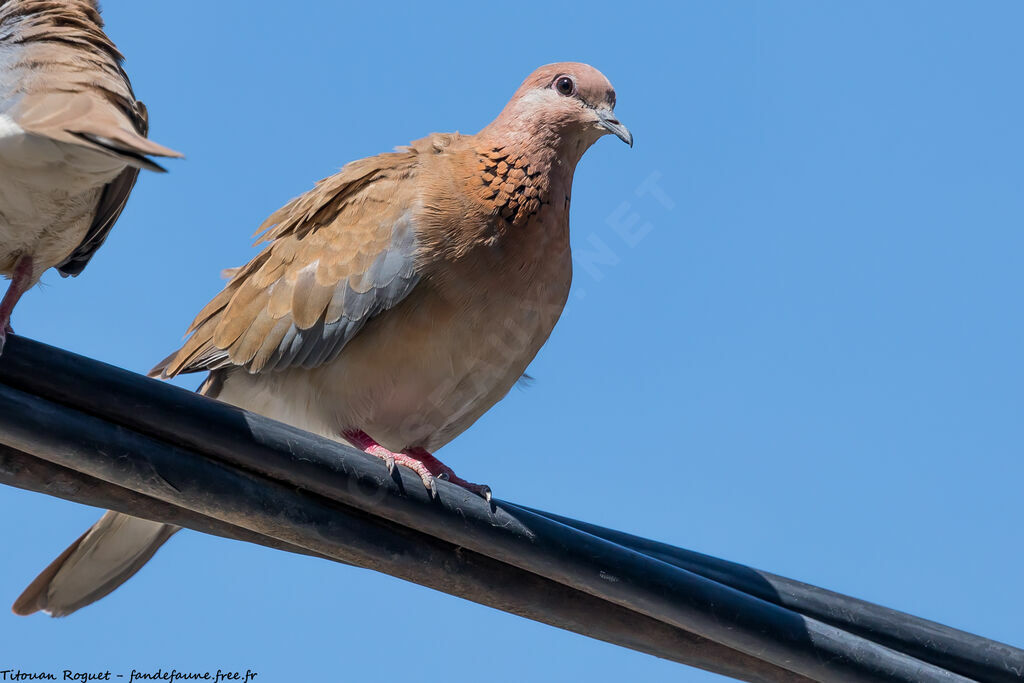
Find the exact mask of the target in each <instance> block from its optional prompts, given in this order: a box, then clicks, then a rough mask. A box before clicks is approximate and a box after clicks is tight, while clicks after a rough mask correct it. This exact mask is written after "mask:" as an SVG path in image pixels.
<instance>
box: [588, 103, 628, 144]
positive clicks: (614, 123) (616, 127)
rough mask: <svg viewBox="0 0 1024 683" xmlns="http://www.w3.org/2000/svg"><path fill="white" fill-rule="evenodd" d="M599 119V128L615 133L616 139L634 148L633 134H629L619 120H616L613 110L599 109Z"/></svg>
mask: <svg viewBox="0 0 1024 683" xmlns="http://www.w3.org/2000/svg"><path fill="white" fill-rule="evenodd" d="M597 119H598V125H599V126H601V127H602V128H607V129H608V132H609V133H613V134H614V135H615V137H617V138H618V139H620V140H622V141H623V142H625V143H626V144H627V145H629V146H630V147H632V146H633V134H632V133H630V132H629V129H628V128H626V127H625V126H624V125H622V124H621V123H619V120H618V119H617V118H615V112H613V111H612V110H611V109H598V110H597Z"/></svg>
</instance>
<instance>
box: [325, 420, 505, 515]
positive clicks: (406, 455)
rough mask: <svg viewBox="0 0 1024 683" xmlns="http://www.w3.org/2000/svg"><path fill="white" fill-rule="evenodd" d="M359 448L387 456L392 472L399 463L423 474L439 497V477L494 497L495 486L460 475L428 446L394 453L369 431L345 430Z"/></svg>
mask: <svg viewBox="0 0 1024 683" xmlns="http://www.w3.org/2000/svg"><path fill="white" fill-rule="evenodd" d="M343 436H344V437H345V438H346V439H348V440H349V441H351V442H352V443H353V444H355V446H356V447H357V448H361V449H362V450H364V451H365V452H367V453H369V454H370V455H372V456H375V457H378V458H380V459H381V460H383V461H384V462H385V463H386V464H387V466H388V472H392V471H394V469H395V464H396V463H397V464H399V465H404V466H405V467H408V468H409V469H411V470H412V471H413V472H415V473H416V474H418V475H420V479H422V480H423V485H424V486H426V487H427V490H428V491H430V495H431V496H432V497H433V498H437V483H436V479H444V480H445V481H450V482H451V483H453V484H455V485H457V486H461V487H462V488H464V489H466V490H468V491H472V492H473V493H475V494H477V495H479V496H482V497H483V498H484V499H486V500H490V499H491V487H490V486H485V485H484V484H473V483H471V482H468V481H466V480H465V479H462V478H461V477H458V476H456V474H455V472H454V471H453V470H452V468H450V467H448V466H447V465H445V464H444V463H443V462H441V461H440V460H438V459H437V458H435V457H434V456H433V455H431V454H430V453H428V452H427V450H426V449H424V448H409V449H407V450H406V451H405V452H403V453H392V452H391V451H389V450H388V449H386V448H384V447H383V446H381V445H380V444H379V443H377V442H376V441H374V440H373V439H372V438H371V437H370V436H369V435H368V434H367V433H366V432H364V431H362V430H358V429H352V430H349V431H347V432H345V433H344V434H343Z"/></svg>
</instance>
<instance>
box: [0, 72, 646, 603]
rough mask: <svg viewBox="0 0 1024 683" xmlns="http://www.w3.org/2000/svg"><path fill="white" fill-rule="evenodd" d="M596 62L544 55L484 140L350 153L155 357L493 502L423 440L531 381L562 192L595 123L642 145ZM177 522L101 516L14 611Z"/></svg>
mask: <svg viewBox="0 0 1024 683" xmlns="http://www.w3.org/2000/svg"><path fill="white" fill-rule="evenodd" d="M614 106H615V92H614V91H613V90H612V86H611V84H610V83H609V82H608V80H607V79H606V78H605V77H604V76H603V75H601V73H600V72H598V71H597V70H595V69H594V68H593V67H590V66H587V65H586V64H576V63H566V64H551V65H549V66H544V67H541V68H540V69H538V70H537V71H535V72H534V73H533V74H532V75H530V77H529V78H527V79H526V81H525V82H524V83H523V84H522V86H521V87H520V88H519V90H518V91H517V92H516V93H515V95H514V96H513V98H512V100H511V101H510V102H509V103H508V105H507V106H506V107H505V109H504V111H502V112H501V115H500V116H498V118H497V119H495V121H494V122H493V123H491V124H490V125H489V126H487V127H486V128H484V129H483V130H482V131H480V132H479V133H478V134H476V135H459V134H434V135H431V136H429V137H427V138H424V139H422V140H419V141H417V142H414V143H412V145H411V146H409V147H406V148H401V149H399V151H397V152H395V153H392V154H382V155H380V156H376V157H371V158H369V159H363V160H360V161H355V162H353V163H350V164H348V165H347V166H345V167H344V168H343V169H342V170H341V172H340V173H338V174H337V175H335V176H332V177H330V178H327V179H325V180H322V181H321V182H320V183H318V184H317V186H316V187H315V188H314V189H313V190H311V191H310V192H308V193H307V194H305V195H302V196H301V197H298V198H297V199H294V200H292V201H291V202H290V203H288V204H287V205H285V206H284V208H282V209H280V210H279V211H278V212H277V213H275V214H273V215H272V216H270V218H268V219H267V221H266V222H265V223H264V224H263V226H262V229H265V230H266V232H265V233H264V235H263V237H262V239H261V240H260V241H261V242H265V243H267V244H266V246H265V247H264V249H263V251H262V252H260V254H259V255H258V256H256V257H255V258H254V259H253V260H252V261H250V262H249V263H248V264H247V265H245V266H243V267H241V268H238V269H232V270H230V271H229V272H228V275H229V277H230V280H229V282H228V283H227V285H226V287H225V288H224V290H223V291H222V292H221V293H220V294H219V295H218V296H217V297H216V298H214V299H213V301H211V302H210V303H209V304H208V305H207V306H206V308H204V309H203V310H202V311H201V312H200V313H199V315H198V317H197V318H196V320H195V322H193V323H192V327H191V330H190V331H191V333H192V336H191V337H190V338H189V339H188V341H187V342H186V343H185V345H184V347H183V348H182V349H181V350H179V351H178V352H176V353H174V354H172V355H171V356H170V357H168V358H167V359H166V360H164V361H163V362H162V363H160V365H158V366H157V367H156V368H154V369H153V371H152V374H153V375H157V376H160V377H172V376H174V375H177V374H179V373H184V372H198V371H209V373H210V374H209V376H208V378H207V379H206V381H205V382H204V384H203V386H202V388H201V390H202V391H203V393H205V394H206V395H208V396H212V397H215V398H218V399H220V400H223V401H227V402H229V403H233V404H235V405H237V406H241V407H243V408H247V409H249V410H252V411H254V412H257V413H262V414H264V415H267V416H270V417H273V418H276V419H278V420H282V421H284V422H289V423H291V424H293V425H296V426H298V427H301V428H304V429H307V430H309V431H312V432H316V433H319V434H322V435H325V436H328V437H331V438H334V439H337V440H340V441H345V442H347V443H350V444H352V445H354V446H356V447H358V448H361V449H363V450H365V451H366V452H367V453H371V454H373V455H375V456H377V457H379V458H382V459H383V460H385V461H386V462H387V463H388V467H389V468H391V467H393V466H394V464H395V463H397V464H399V465H404V466H406V467H410V468H412V469H413V470H415V471H416V472H417V473H418V474H419V475H420V477H421V478H422V480H423V483H424V485H425V486H427V487H428V488H429V489H430V490H431V491H432V492H435V493H436V489H435V477H440V478H446V479H448V480H450V481H452V482H454V483H456V484H459V485H461V486H463V487H465V488H467V489H469V490H471V491H474V492H476V493H479V494H480V495H484V496H486V497H489V496H490V490H489V489H488V488H487V487H486V486H481V485H478V484H471V483H469V482H467V481H464V480H462V479H460V478H458V477H456V476H455V473H454V472H452V470H451V469H449V468H448V467H446V466H445V465H443V464H442V463H441V462H439V461H438V460H437V459H435V458H434V457H433V456H432V455H431V452H432V451H434V450H435V449H437V448H440V447H441V446H443V445H444V444H446V443H448V442H449V441H451V440H452V439H453V438H455V437H456V436H457V435H458V434H460V433H461V432H462V431H463V430H465V429H466V428H467V427H469V425H471V424H473V422H474V421H475V420H476V419H477V418H479V417H480V416H481V415H482V414H483V413H484V412H485V411H486V410H487V409H489V408H490V407H491V406H492V405H494V404H495V403H496V402H497V401H498V400H499V399H501V398H502V397H503V396H504V395H505V394H506V393H507V392H508V391H509V389H510V388H511V387H512V386H513V384H515V382H516V380H517V379H519V378H520V377H521V376H522V375H523V373H524V371H525V370H526V366H527V365H528V364H529V363H530V361H531V360H532V359H533V357H534V355H535V354H536V353H537V351H538V350H539V349H540V347H541V345H542V344H543V343H544V342H545V340H546V339H547V338H548V335H549V334H550V332H551V329H552V327H553V326H554V325H555V322H556V321H557V320H558V317H559V315H560V314H561V311H562V307H563V306H564V304H565V300H566V296H567V295H568V293H569V281H570V279H571V270H572V264H571V259H570V254H569V195H570V190H571V187H572V177H573V172H574V170H575V168H576V163H577V162H578V161H579V160H580V157H581V156H582V155H583V153H584V152H585V151H586V150H587V148H588V147H590V145H592V144H594V142H596V141H597V139H598V138H600V137H601V136H602V135H605V134H608V133H613V134H615V135H617V136H618V137H620V138H621V139H622V140H624V141H625V142H627V143H629V144H632V142H633V139H632V136H631V135H630V133H629V131H628V130H626V128H625V126H623V125H622V124H621V123H619V122H618V120H616V118H615V115H614V113H613V111H612V109H613V107H614ZM176 530H177V528H176V527H172V526H168V525H165V524H159V523H156V522H150V521H145V520H141V519H136V518H133V517H129V516H127V515H123V514H120V513H114V512H108V513H107V514H106V515H104V516H103V518H102V519H100V521H99V522H97V523H96V525H94V526H93V527H92V528H91V529H90V530H89V531H87V532H86V533H85V535H83V536H82V537H81V538H80V539H78V540H77V541H76V542H75V543H74V544H73V545H72V546H71V547H70V548H68V549H67V550H66V551H65V552H64V553H63V554H62V555H61V556H60V557H58V558H57V559H56V560H54V562H53V563H52V564H51V565H50V567H48V568H47V569H46V570H45V571H44V572H43V573H42V574H41V575H40V576H39V578H37V579H36V580H35V581H34V582H33V583H32V585H30V586H29V587H28V588H27V589H26V590H25V592H24V593H23V594H22V596H21V597H20V598H18V600H17V602H15V604H14V611H15V612H17V613H18V614H29V613H32V612H35V611H36V610H40V609H41V610H46V611H47V612H49V613H50V614H51V615H53V616H60V615H65V614H69V613H71V612H73V611H75V610H76V609H78V608H80V607H83V606H84V605H87V604H89V603H91V602H93V601H95V600H97V599H99V598H101V597H103V596H104V595H106V594H107V593H109V592H110V591H112V590H113V589H114V588H116V587H117V586H118V585H120V584H121V583H122V582H124V581H125V580H127V579H128V578H129V577H130V576H131V575H132V574H134V573H135V572H136V571H137V570H138V569H139V567H141V566H142V565H143V564H144V563H145V562H146V561H147V560H149V558H150V557H152V555H153V553H154V552H155V551H156V549H157V548H158V547H159V546H160V545H161V544H162V543H163V542H164V541H166V540H167V538H168V537H169V536H170V535H171V534H172V533H174V532H175V531H176Z"/></svg>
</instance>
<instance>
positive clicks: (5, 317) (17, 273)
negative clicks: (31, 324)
mask: <svg viewBox="0 0 1024 683" xmlns="http://www.w3.org/2000/svg"><path fill="white" fill-rule="evenodd" d="M31 286H32V257H31V256H29V255H27V254H26V255H24V256H22V257H21V258H19V259H18V261H17V263H15V264H14V273H13V274H12V275H11V284H10V285H9V286H8V287H7V293H6V294H4V298H3V301H0V353H3V352H4V344H5V343H6V342H7V333H8V332H14V329H13V328H12V327H11V313H13V312H14V307H15V306H16V305H17V304H18V299H20V298H21V295H22V294H24V293H25V292H27V291H28V289H29V287H31Z"/></svg>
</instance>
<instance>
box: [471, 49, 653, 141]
mask: <svg viewBox="0 0 1024 683" xmlns="http://www.w3.org/2000/svg"><path fill="white" fill-rule="evenodd" d="M614 110H615V89H614V88H612V84H611V83H609V82H608V79H607V78H605V77H604V74H602V73H601V72H600V71H598V70H597V69H595V68H594V67H592V66H590V65H588V64H580V63H579V62H560V63H557V64H548V65H547V66H542V67H540V68H539V69H537V70H536V71H534V72H533V73H532V74H530V75H529V77H527V79H526V80H525V81H523V84H522V85H521V86H519V90H517V91H516V93H515V95H513V96H512V99H511V100H510V101H509V103H508V104H507V105H505V109H504V110H502V112H501V114H500V115H499V116H498V118H497V119H495V120H494V122H493V123H491V125H489V126H488V127H487V128H485V129H484V130H483V131H481V134H491V135H496V136H502V137H506V138H508V137H511V138H518V139H519V140H520V141H522V142H527V141H529V142H532V144H542V145H547V146H550V147H552V148H555V149H558V150H559V151H561V152H563V153H568V154H570V155H573V156H576V160H578V159H579V157H580V156H582V155H583V152H585V151H586V150H587V148H588V147H590V145H592V144H594V143H595V142H597V140H598V139H599V138H600V137H601V136H603V135H608V134H609V133H610V134H612V135H615V136H616V137H618V138H619V139H621V140H622V141H623V142H625V143H626V144H628V145H629V146H630V147H632V146H633V135H632V134H631V133H630V132H629V130H628V129H627V128H626V127H625V126H624V125H622V124H621V123H619V120H618V119H617V118H615V111H614Z"/></svg>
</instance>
